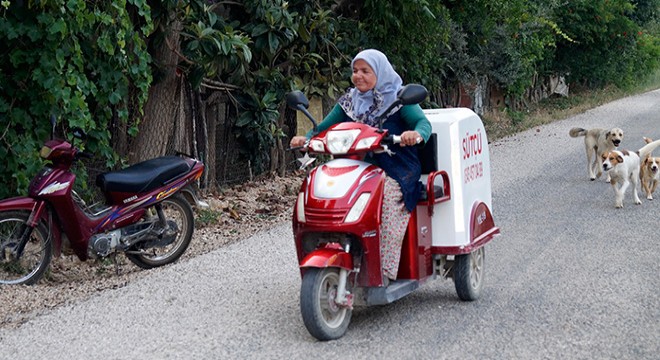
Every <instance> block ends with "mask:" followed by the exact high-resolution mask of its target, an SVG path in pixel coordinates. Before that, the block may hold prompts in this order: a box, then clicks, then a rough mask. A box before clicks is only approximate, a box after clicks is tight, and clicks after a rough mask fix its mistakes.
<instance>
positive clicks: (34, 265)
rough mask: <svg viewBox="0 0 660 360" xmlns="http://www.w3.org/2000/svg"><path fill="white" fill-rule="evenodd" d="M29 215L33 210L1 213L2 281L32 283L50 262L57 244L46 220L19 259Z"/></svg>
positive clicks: (33, 234) (15, 283) (0, 272)
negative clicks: (51, 235)
mask: <svg viewBox="0 0 660 360" xmlns="http://www.w3.org/2000/svg"><path fill="white" fill-rule="evenodd" d="M29 216H30V212H29V211H5V212H0V284H10V285H18V284H25V285H32V284H34V283H36V282H37V281H39V279H41V277H42V276H43V275H44V273H45V272H46V270H47V269H48V266H49V265H50V260H51V257H52V254H53V245H52V242H51V241H50V239H49V235H48V230H47V229H46V226H45V225H44V224H42V223H39V225H38V226H37V227H35V228H34V229H32V233H31V234H30V238H29V240H28V242H27V244H25V248H24V249H23V254H22V255H21V257H20V258H18V259H16V258H15V251H16V246H17V245H18V242H19V237H20V235H19V233H20V232H21V229H22V227H23V225H24V224H25V223H26V222H27V219H28V218H29Z"/></svg>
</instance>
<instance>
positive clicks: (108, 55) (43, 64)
mask: <svg viewBox="0 0 660 360" xmlns="http://www.w3.org/2000/svg"><path fill="white" fill-rule="evenodd" d="M29 4H32V2H12V4H11V5H10V6H8V7H7V8H5V9H3V10H0V11H2V15H3V16H2V17H1V18H0V42H1V43H2V44H3V45H4V49H5V52H4V54H3V56H2V57H0V158H3V159H5V162H4V164H5V165H3V166H2V167H0V178H2V179H5V180H4V181H3V183H4V186H2V187H0V197H2V198H4V197H7V196H10V195H15V194H16V193H24V192H25V191H26V189H27V185H28V182H29V180H30V178H31V177H32V176H33V175H34V174H35V173H36V172H37V170H38V169H39V167H40V166H41V165H42V164H41V160H40V158H39V157H38V155H37V153H38V150H39V148H40V147H41V145H42V143H43V141H44V140H46V139H47V138H48V137H49V134H50V122H49V118H50V116H51V115H54V116H55V117H56V118H57V119H58V120H59V127H58V128H59V132H60V133H62V132H63V129H66V128H69V127H74V126H76V127H80V128H82V129H83V130H85V131H86V132H87V133H88V134H89V136H90V139H89V141H88V142H87V146H88V149H89V150H90V151H92V152H94V153H96V154H99V155H102V156H103V157H104V158H105V159H106V160H107V161H108V163H114V162H116V161H117V160H118V159H117V158H116V156H115V155H114V152H113V150H112V147H111V139H110V132H109V128H110V126H111V123H112V122H113V121H121V122H128V121H129V113H131V112H139V111H140V109H139V105H140V104H142V103H143V102H144V101H145V100H146V97H147V93H148V90H149V83H150V81H151V74H150V70H149V59H150V58H149V54H148V53H147V51H146V44H145V41H144V38H145V37H146V35H147V34H149V33H150V32H151V29H152V25H151V20H150V17H149V7H148V5H147V4H146V2H145V1H144V0H128V1H121V0H112V1H104V2H88V1H84V0H67V1H64V0H51V1H40V2H37V4H35V5H29ZM135 18H139V19H140V21H141V22H142V23H143V24H144V26H142V27H136V26H135V25H134V20H135ZM131 99H135V100H136V101H135V102H134V103H131V102H130V100H131ZM134 106H138V108H137V109H134V108H132V107H134ZM129 131H132V132H134V131H135V128H134V127H133V128H131V130H129Z"/></svg>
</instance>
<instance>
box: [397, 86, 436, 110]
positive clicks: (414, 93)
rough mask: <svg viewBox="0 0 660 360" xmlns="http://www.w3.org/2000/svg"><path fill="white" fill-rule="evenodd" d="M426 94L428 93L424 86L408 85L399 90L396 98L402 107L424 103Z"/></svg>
mask: <svg viewBox="0 0 660 360" xmlns="http://www.w3.org/2000/svg"><path fill="white" fill-rule="evenodd" d="M428 94H429V92H428V91H427V90H426V88H425V87H424V86H422V85H418V84H408V85H406V86H404V87H402V88H401V90H399V93H398V94H397V98H398V99H399V100H401V104H402V105H412V104H419V103H421V102H422V101H424V99H426V96H428Z"/></svg>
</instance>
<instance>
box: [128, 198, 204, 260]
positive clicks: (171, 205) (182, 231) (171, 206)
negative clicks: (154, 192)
mask: <svg viewBox="0 0 660 360" xmlns="http://www.w3.org/2000/svg"><path fill="white" fill-rule="evenodd" d="M155 206H161V208H162V210H163V214H164V215H165V219H166V222H167V227H168V230H167V232H168V234H167V235H165V236H167V237H169V238H170V239H169V240H165V239H153V240H148V241H144V242H140V243H137V244H136V245H135V247H134V248H133V249H130V250H129V251H127V252H126V257H127V258H128V259H129V260H130V261H132V262H133V263H134V264H135V265H137V266H139V267H141V268H143V269H151V268H155V267H158V266H163V265H166V264H169V263H173V262H175V261H177V260H178V259H179V258H180V257H181V255H183V253H184V252H185V251H186V249H187V248H188V245H190V240H191V239H192V235H193V230H194V228H195V219H194V217H193V211H192V208H191V207H190V204H189V203H188V201H186V199H184V198H183V197H182V196H181V195H180V194H176V195H173V196H171V197H169V198H167V199H165V200H163V201H162V202H161V203H160V204H157V205H155Z"/></svg>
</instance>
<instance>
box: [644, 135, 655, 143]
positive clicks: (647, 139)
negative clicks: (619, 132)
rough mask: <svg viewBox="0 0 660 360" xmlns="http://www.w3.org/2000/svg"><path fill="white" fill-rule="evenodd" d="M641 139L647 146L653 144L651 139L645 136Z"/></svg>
mask: <svg viewBox="0 0 660 360" xmlns="http://www.w3.org/2000/svg"><path fill="white" fill-rule="evenodd" d="M642 139H644V142H645V143H647V144H650V143H652V142H653V139H650V138H647V137H646V136H642Z"/></svg>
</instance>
